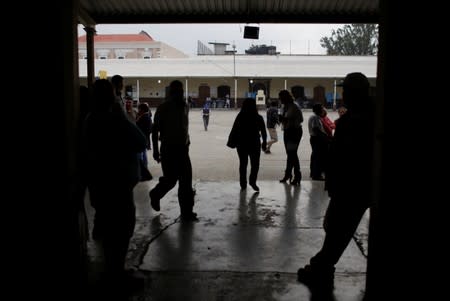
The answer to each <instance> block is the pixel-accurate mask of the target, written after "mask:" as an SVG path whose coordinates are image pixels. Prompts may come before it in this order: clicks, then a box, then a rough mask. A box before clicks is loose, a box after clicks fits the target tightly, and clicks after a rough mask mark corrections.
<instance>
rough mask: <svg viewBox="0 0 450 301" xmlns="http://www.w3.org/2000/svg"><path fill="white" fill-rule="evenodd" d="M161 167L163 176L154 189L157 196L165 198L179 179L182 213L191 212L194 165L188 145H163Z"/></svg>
mask: <svg viewBox="0 0 450 301" xmlns="http://www.w3.org/2000/svg"><path fill="white" fill-rule="evenodd" d="M161 167H162V172H163V176H162V177H160V178H159V183H158V184H157V185H156V186H155V188H153V189H152V193H153V194H154V195H155V197H156V198H158V199H161V198H163V197H164V196H165V195H166V193H167V192H169V191H170V190H171V189H172V188H173V187H175V185H176V184H177V181H178V202H179V204H180V209H181V214H189V213H191V212H192V208H193V207H194V193H193V190H192V165H191V159H190V158H189V147H188V146H171V145H161Z"/></svg>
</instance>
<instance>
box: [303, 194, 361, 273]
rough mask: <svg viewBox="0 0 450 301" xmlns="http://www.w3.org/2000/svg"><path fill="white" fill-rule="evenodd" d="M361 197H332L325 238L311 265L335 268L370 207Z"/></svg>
mask: <svg viewBox="0 0 450 301" xmlns="http://www.w3.org/2000/svg"><path fill="white" fill-rule="evenodd" d="M361 198H362V196H361V197H360V198H358V197H352V198H343V197H341V198H331V200H330V204H329V205H328V208H327V212H326V215H325V220H324V229H325V240H324V242H323V245H322V248H321V250H320V251H319V252H318V253H317V254H316V255H315V256H314V257H313V258H311V266H314V267H315V268H318V269H322V270H334V265H335V264H336V263H337V262H338V261H339V258H340V257H341V256H342V254H343V253H344V251H345V249H346V248H347V246H348V244H349V243H350V241H351V239H352V237H353V234H354V233H355V231H356V229H357V228H358V225H359V223H360V222H361V219H362V217H363V215H364V213H365V212H366V210H367V209H368V207H369V206H367V205H366V203H365V202H364V201H365V200H363V199H361Z"/></svg>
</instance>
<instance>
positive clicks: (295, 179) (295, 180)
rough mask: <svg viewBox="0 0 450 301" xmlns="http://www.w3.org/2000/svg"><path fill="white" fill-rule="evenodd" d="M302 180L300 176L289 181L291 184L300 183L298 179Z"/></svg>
mask: <svg viewBox="0 0 450 301" xmlns="http://www.w3.org/2000/svg"><path fill="white" fill-rule="evenodd" d="M301 180H302V177H295V178H294V179H293V180H292V181H291V185H296V186H297V185H300V181H301Z"/></svg>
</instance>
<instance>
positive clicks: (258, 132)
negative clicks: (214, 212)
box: [230, 98, 267, 191]
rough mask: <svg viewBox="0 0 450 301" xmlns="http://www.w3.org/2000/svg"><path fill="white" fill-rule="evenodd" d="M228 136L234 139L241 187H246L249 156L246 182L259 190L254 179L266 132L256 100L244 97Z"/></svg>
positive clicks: (265, 139)
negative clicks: (248, 174) (248, 167)
mask: <svg viewBox="0 0 450 301" xmlns="http://www.w3.org/2000/svg"><path fill="white" fill-rule="evenodd" d="M230 137H232V139H234V140H235V145H236V149H237V153H238V156H239V182H240V184H241V189H246V188H247V165H248V158H250V176H249V181H248V182H249V184H250V186H251V187H252V188H253V189H254V190H255V191H259V187H258V186H257V185H256V179H257V177H258V171H259V159H260V155H261V149H262V150H263V151H265V150H266V145H267V133H266V126H265V124H264V119H263V117H262V116H261V115H259V114H258V110H257V108H256V101H255V100H254V99H253V98H246V99H245V100H244V101H243V103H242V107H241V111H240V112H239V113H238V114H237V116H236V119H235V120H234V123H233V127H232V129H231V133H230ZM261 139H262V144H261Z"/></svg>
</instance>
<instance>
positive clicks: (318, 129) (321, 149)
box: [308, 103, 330, 181]
mask: <svg viewBox="0 0 450 301" xmlns="http://www.w3.org/2000/svg"><path fill="white" fill-rule="evenodd" d="M312 110H313V113H314V114H313V115H311V116H310V117H309V119H308V130H309V143H310V144H311V161H310V162H311V163H310V177H311V178H312V179H313V180H314V181H323V180H324V177H323V175H322V174H323V173H324V172H325V165H326V160H327V155H328V143H329V139H330V137H328V135H327V133H326V131H325V128H324V125H323V123H322V118H321V116H322V115H323V111H324V108H323V105H322V104H321V103H316V104H314V105H313V107H312Z"/></svg>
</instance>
